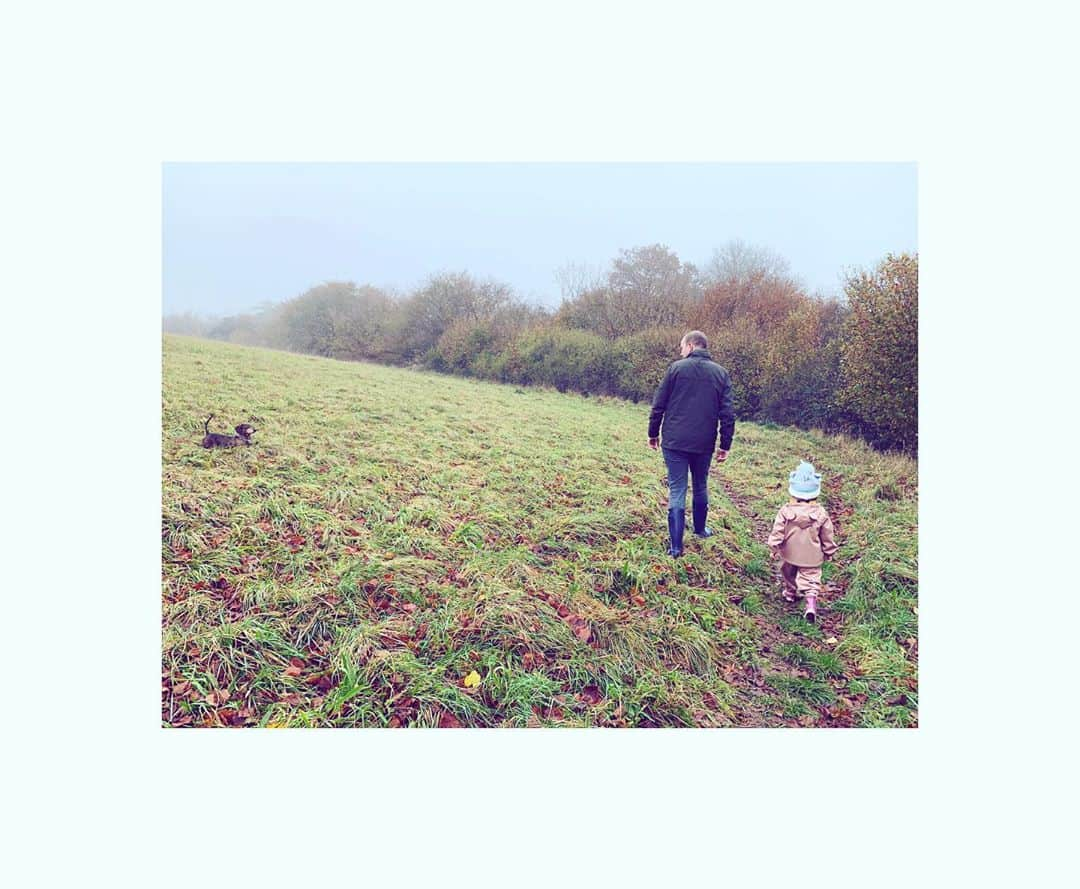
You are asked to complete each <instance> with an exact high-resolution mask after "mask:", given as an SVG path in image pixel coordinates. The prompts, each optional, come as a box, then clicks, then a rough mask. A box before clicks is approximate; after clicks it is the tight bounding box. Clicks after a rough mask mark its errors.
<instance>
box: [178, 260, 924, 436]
mask: <svg viewBox="0 0 1080 889" xmlns="http://www.w3.org/2000/svg"><path fill="white" fill-rule="evenodd" d="M575 271H576V270H575ZM571 279H572V280H571ZM563 280H564V281H565V282H566V283H564V288H563V289H564V298H563V302H562V304H561V306H560V307H559V308H558V310H556V311H552V310H548V309H545V308H543V307H539V306H536V305H531V304H528V303H527V302H525V301H524V300H522V299H520V298H519V297H517V296H516V295H515V294H514V293H513V291H512V290H511V289H510V288H509V287H508V286H506V285H505V284H501V283H499V282H497V281H493V280H490V279H488V280H483V279H479V278H475V277H473V276H471V275H469V274H467V273H464V272H453V273H441V274H437V275H433V276H431V277H430V278H429V279H428V280H427V281H426V282H425V283H424V284H423V286H421V287H420V288H418V289H417V290H416V291H415V292H413V293H411V294H408V295H406V296H399V297H394V296H391V295H389V294H386V293H384V292H382V291H380V290H378V289H376V288H373V287H368V286H357V285H356V284H353V283H351V282H331V283H327V284H322V285H319V286H318V287H314V288H312V289H311V290H309V291H308V292H306V293H304V294H302V295H301V296H299V297H297V298H296V299H293V300H290V301H288V302H286V303H283V304H281V305H279V306H269V307H264V309H263V310H262V312H261V313H260V314H256V315H243V316H235V317H234V318H231V319H222V320H221V321H219V322H217V324H216V325H214V326H213V327H204V328H199V327H198V324H197V319H194V318H193V317H192V316H190V315H186V316H176V318H174V319H173V320H172V321H171V322H168V323H167V324H166V329H167V330H168V329H169V325H170V324H172V325H173V327H174V328H175V329H176V330H177V332H183V333H192V332H194V333H196V334H198V333H200V332H201V333H202V334H203V335H207V336H210V337H212V338H220V339H228V340H231V341H234V342H240V343H245V344H255V345H268V346H273V347H277V348H284V349H288V350H290V351H297V352H304V353H308V354H314V355H322V356H327V357H333V358H343V359H352V360H366V361H376V362H379V363H384V364H394V365H413V366H422V367H426V368H429V369H432V370H437V371H440V372H443V373H452V374H458V375H461V376H469V377H476V378H479V379H486V380H493V381H497V382H503V383H513V384H516V385H540V386H551V387H554V388H556V389H558V390H559V391H560V392H566V391H575V392H582V393H585V394H589V395H610V396H617V397H622V398H628V399H630V400H632V401H635V402H637V401H647V400H649V399H651V397H652V395H653V393H654V392H655V389H656V386H657V384H658V383H659V381H660V379H661V377H662V376H663V373H664V370H665V368H666V367H667V366H668V364H669V363H670V362H671V361H673V360H675V359H676V358H678V345H679V339H680V337H681V336H682V334H683V333H684V332H685V331H686V330H689V329H699V330H702V331H704V332H705V333H706V335H707V336H708V337H709V339H710V352H711V354H712V355H713V357H714V358H715V360H717V361H718V362H720V363H721V364H722V365H724V367H726V368H727V370H728V371H729V372H730V374H731V378H732V384H733V388H734V403H735V409H736V414H737V416H738V418H739V419H741V420H759V421H771V422H776V423H783V424H791V425H796V426H802V427H815V428H821V429H825V430H828V431H843V432H849V433H854V434H858V435H860V436H862V437H864V438H866V439H868V440H869V441H871V442H872V443H873V444H875V445H877V446H879V447H884V448H897V449H902V450H906V451H909V452H913V451H914V450H915V449H916V447H917V443H918V436H917V424H918V412H917V382H918V377H917V371H918V355H917V351H918V257H917V256H910V255H907V254H901V255H898V256H893V255H889V256H887V257H886V258H885V259H884V260H882V262H881V263H880V264H879V265H878V266H877V267H876V268H874V269H872V270H860V271H855V272H852V273H850V274H849V275H848V277H847V280H846V282H845V287H844V297H843V298H824V297H819V296H813V295H810V294H808V293H806V292H805V290H804V289H803V287H802V286H801V285H800V283H799V282H798V281H797V280H796V279H795V278H794V277H793V276H792V275H791V274H790V271H789V270H788V266H787V263H786V261H784V260H783V258H782V257H779V256H778V255H776V254H773V253H770V252H769V251H766V250H762V249H758V248H750V247H747V246H746V245H743V244H741V243H739V242H732V243H731V244H729V245H728V246H727V247H725V248H724V249H723V250H719V251H717V253H716V255H715V256H714V258H713V261H712V263H711V264H710V265H709V266H707V267H706V268H705V269H704V270H698V269H697V268H695V267H694V266H692V265H690V264H687V263H684V262H682V261H680V260H679V258H678V257H677V256H676V255H675V254H674V253H673V252H672V251H671V250H669V249H668V248H666V247H664V246H663V245H659V244H655V245H651V246H648V247H639V248H634V249H633V250H623V251H621V252H620V254H619V256H618V257H616V258H615V259H614V260H613V261H612V263H611V266H610V268H609V269H608V270H607V272H606V273H599V272H596V273H593V274H591V275H586V274H582V273H580V272H579V273H577V274H575V275H567V276H564V279H563Z"/></svg>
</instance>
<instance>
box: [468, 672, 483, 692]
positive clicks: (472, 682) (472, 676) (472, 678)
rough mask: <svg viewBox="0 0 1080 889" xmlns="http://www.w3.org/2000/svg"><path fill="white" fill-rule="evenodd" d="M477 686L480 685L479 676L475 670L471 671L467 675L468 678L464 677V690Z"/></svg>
mask: <svg viewBox="0 0 1080 889" xmlns="http://www.w3.org/2000/svg"><path fill="white" fill-rule="evenodd" d="M479 684H480V674H479V673H477V672H476V670H473V671H472V672H471V673H469V675H468V676H466V677H465V687H466V688H476V686H478V685H479Z"/></svg>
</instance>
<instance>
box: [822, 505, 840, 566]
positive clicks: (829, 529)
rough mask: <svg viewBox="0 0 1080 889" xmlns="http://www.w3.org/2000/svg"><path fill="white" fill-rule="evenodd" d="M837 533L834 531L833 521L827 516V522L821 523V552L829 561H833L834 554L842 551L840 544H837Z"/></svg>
mask: <svg viewBox="0 0 1080 889" xmlns="http://www.w3.org/2000/svg"><path fill="white" fill-rule="evenodd" d="M834 534H835V532H834V529H833V523H832V519H830V518H829V517H828V515H826V516H825V521H824V522H822V523H821V531H820V537H821V552H822V554H823V555H824V556H825V558H827V559H831V558H832V555H833V553H835V552H836V551H837V550H838V549H840V546H839V544H837V542H836V537H835V536H834Z"/></svg>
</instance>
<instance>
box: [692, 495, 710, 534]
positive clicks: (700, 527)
mask: <svg viewBox="0 0 1080 889" xmlns="http://www.w3.org/2000/svg"><path fill="white" fill-rule="evenodd" d="M708 517H709V501H708V500H706V501H705V502H704V503H699V502H697V501H696V500H695V501H694V535H695V536H697V537H701V538H705V537H712V531H710V530H709V529H708V528H707V527H706V526H705V520H706V519H707V518H708Z"/></svg>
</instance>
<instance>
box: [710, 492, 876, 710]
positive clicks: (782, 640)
mask: <svg viewBox="0 0 1080 889" xmlns="http://www.w3.org/2000/svg"><path fill="white" fill-rule="evenodd" d="M711 480H712V481H714V482H717V483H719V485H720V487H721V488H722V490H723V492H724V494H725V495H726V496H727V498H728V500H730V501H731V503H732V504H733V505H734V506H735V508H736V509H737V510H738V511H739V513H740V515H742V517H743V518H744V519H746V521H747V522H748V523H749V525H750V527H751V528H752V530H753V533H754V537H755V539H757V540H760V541H762V542H764V541H765V540H766V539H767V537H768V536H769V532H770V530H771V529H772V522H771V521H770V520H769V519H768V518H766V517H765V516H762V515H760V514H759V513H757V512H756V511H755V510H754V508H753V506H752V505H751V504H750V501H749V499H748V498H747V497H745V496H744V495H742V494H740V493H739V492H738V491H737V490H735V488H734V486H733V485H732V483H731V481H730V480H729V479H728V478H726V477H725V476H723V475H721V474H719V473H716V474H711ZM830 502H831V503H832V504H836V505H835V506H834V508H833V510H832V513H835V515H833V522H834V525H835V526H836V529H837V533H838V534H839V532H840V526H841V524H842V523H843V521H845V520H846V518H847V515H848V514H849V513H850V512H851V510H850V509H848V508H847V507H846V506H844V505H843V504H842V503H838V498H837V497H836V495H835V494H834V493H832V492H831V491H830ZM770 564H771V565H772V566H773V577H772V578H771V579H769V580H762V581H757V583H758V584H760V589H761V592H762V603H763V607H764V610H763V611H761V612H759V613H758V614H754V615H751V619H752V620H753V621H754V622H755V623H756V624H757V626H758V629H759V630H760V632H761V648H760V649H759V652H758V653H759V654H760V656H761V658H762V659H763V660H764V661H765V662H766V663H767V664H769V666H770V667H771V668H772V670H773V672H775V673H778V674H782V675H787V676H797V677H802V678H805V677H808V676H809V675H810V674H809V673H808V671H806V670H804V669H801V668H798V667H795V666H793V665H792V664H790V663H788V662H787V661H785V660H784V659H783V658H782V657H781V656H780V655H779V653H778V649H779V648H780V647H781V646H783V645H785V644H796V645H801V646H802V647H804V648H807V649H810V650H813V651H832V650H833V649H834V648H835V646H836V645H837V643H838V642H839V640H840V639H841V638H842V635H841V634H842V632H843V625H842V623H843V622H842V620H841V617H840V615H839V614H837V613H836V612H834V611H833V610H832V609H831V608H830V604H831V603H833V602H835V601H836V600H837V599H838V598H841V597H842V596H843V595H844V584H843V582H842V581H841V580H839V579H837V580H836V581H833V582H829V583H826V584H824V585H823V589H822V593H823V594H822V596H821V597H820V598H819V599H818V620H817V625H818V627H819V628H820V629H821V631H822V634H823V639H824V640H825V641H824V642H822V641H819V640H815V639H811V638H807V637H805V636H801V635H797V634H795V633H791V632H788V631H786V630H785V629H784V628H783V627H782V626H781V624H780V621H781V620H782V619H783V618H785V617H790V616H791V615H793V614H799V609H801V605H800V604H789V603H787V602H785V601H784V600H783V598H782V597H781V595H780V580H779V576H778V574H777V572H776V570H775V563H770ZM839 564H840V563H838V567H839ZM840 576H841V575H837V578H839V577H840ZM848 678H849V677H848V676H847V675H842V676H840V677H834V678H832V679H827V680H825V681H826V682H828V683H829V684H830V685H831V686H832V688H833V690H834V692H835V693H836V695H837V703H836V704H831V705H826V706H814V705H812V704H811V705H809V706H810V707H811V710H812V712H811V713H810V714H808V715H805V716H802V717H798V718H781V719H780V721H779V723H778V724H783V725H804V726H805V725H813V726H836V727H840V726H850V725H852V724H853V716H854V712H855V710H856V709H857V703H856V702H854V701H852V700H851V699H849V698H848V697H846V696H845V695H844V693H843V692H844V689H845V688H846V686H847V683H848ZM767 724H773V723H767Z"/></svg>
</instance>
